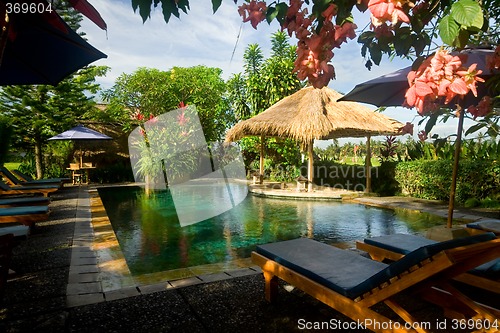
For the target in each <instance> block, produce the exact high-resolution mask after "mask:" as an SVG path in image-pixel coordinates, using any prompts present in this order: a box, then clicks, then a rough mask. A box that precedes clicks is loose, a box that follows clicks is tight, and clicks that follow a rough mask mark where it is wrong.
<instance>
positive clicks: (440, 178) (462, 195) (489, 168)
mask: <svg viewBox="0 0 500 333" xmlns="http://www.w3.org/2000/svg"><path fill="white" fill-rule="evenodd" d="M452 164H453V161H451V160H437V161H410V162H401V163H399V164H398V165H397V166H396V174H395V179H396V181H397V182H398V183H399V184H400V186H401V190H402V192H403V194H407V195H410V196H413V197H417V198H423V199H436V200H448V199H449V195H450V187H451V176H452V168H453V165H452ZM499 192H500V166H499V165H498V163H497V162H496V161H489V160H461V161H460V167H459V172H458V177H457V189H456V200H457V201H458V202H459V203H464V202H465V201H466V200H467V199H468V198H477V199H479V200H480V199H484V198H486V197H488V196H494V195H496V194H498V193H499Z"/></svg>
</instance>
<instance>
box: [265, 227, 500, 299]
mask: <svg viewBox="0 0 500 333" xmlns="http://www.w3.org/2000/svg"><path fill="white" fill-rule="evenodd" d="M495 238H496V237H495V234H493V233H484V234H480V235H476V236H471V237H465V238H459V239H453V240H450V241H445V242H440V243H434V244H429V245H426V246H422V247H419V248H418V249H416V250H415V251H412V252H410V253H409V254H407V255H406V256H404V257H403V258H402V259H400V260H398V261H395V262H393V263H392V264H390V265H386V264H384V263H381V262H378V261H374V260H371V259H368V258H365V257H362V256H360V255H358V254H356V253H353V252H349V251H346V250H341V249H337V248H334V247H333V246H329V245H326V244H322V243H320V242H317V241H314V240H311V239H308V238H299V239H294V240H290V241H284V242H278V243H271V244H265V245H259V246H257V249H256V251H257V253H260V254H262V255H263V256H265V257H267V258H269V259H272V260H274V261H276V262H278V263H280V264H282V265H284V266H286V267H288V268H290V269H292V270H294V271H296V272H298V273H300V274H302V275H305V276H306V277H308V278H310V279H311V280H314V281H316V282H318V283H320V284H322V285H324V286H326V287H328V288H330V289H332V290H334V291H336V292H338V293H340V294H342V295H344V296H347V297H349V298H351V299H355V298H356V297H358V296H361V295H363V294H364V293H366V292H368V291H370V290H371V289H373V288H375V287H377V286H379V285H381V284H382V283H383V282H386V281H389V280H390V279H391V278H393V277H395V276H398V275H399V274H402V273H403V272H405V271H407V270H409V269H410V268H412V267H413V266H415V265H417V264H418V263H420V262H422V261H423V260H424V259H426V258H430V257H432V256H434V255H436V254H437V253H439V252H441V251H444V250H448V249H452V248H455V247H458V246H466V245H471V244H476V243H480V242H486V241H489V240H493V239H495Z"/></svg>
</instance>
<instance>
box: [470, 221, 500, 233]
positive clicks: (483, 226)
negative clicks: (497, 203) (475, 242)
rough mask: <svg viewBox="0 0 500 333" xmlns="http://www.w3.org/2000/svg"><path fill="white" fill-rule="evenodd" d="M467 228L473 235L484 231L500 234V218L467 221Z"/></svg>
mask: <svg viewBox="0 0 500 333" xmlns="http://www.w3.org/2000/svg"><path fill="white" fill-rule="evenodd" d="M466 227H467V228H466V230H467V232H469V234H471V235H476V234H478V233H483V232H493V233H494V234H495V235H497V236H500V220H496V219H491V220H480V221H477V222H472V223H467V225H466Z"/></svg>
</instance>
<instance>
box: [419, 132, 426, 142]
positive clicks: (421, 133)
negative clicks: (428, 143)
mask: <svg viewBox="0 0 500 333" xmlns="http://www.w3.org/2000/svg"><path fill="white" fill-rule="evenodd" d="M418 139H419V140H420V141H422V142H424V141H425V140H427V133H425V131H423V130H422V131H420V132H418Z"/></svg>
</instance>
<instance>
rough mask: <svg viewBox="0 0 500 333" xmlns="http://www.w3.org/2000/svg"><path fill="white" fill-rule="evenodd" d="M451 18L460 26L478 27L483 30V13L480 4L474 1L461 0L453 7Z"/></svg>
mask: <svg viewBox="0 0 500 333" xmlns="http://www.w3.org/2000/svg"><path fill="white" fill-rule="evenodd" d="M451 17H452V18H453V19H454V20H455V21H457V22H458V24H461V25H464V26H466V27H476V28H478V29H481V27H482V26H483V11H482V9H481V6H480V5H479V3H477V2H475V1H473V0H459V1H457V2H455V3H454V4H453V5H452V6H451Z"/></svg>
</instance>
